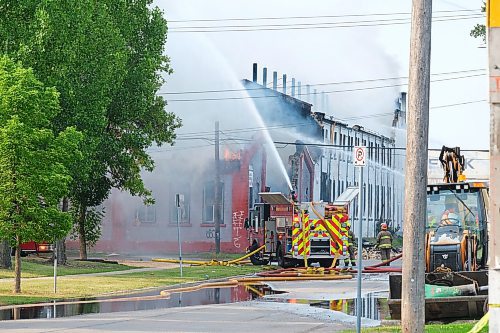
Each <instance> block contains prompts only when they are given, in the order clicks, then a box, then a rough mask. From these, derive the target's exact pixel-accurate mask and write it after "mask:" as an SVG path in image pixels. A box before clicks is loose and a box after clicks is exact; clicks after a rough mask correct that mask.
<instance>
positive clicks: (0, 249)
mask: <svg viewBox="0 0 500 333" xmlns="http://www.w3.org/2000/svg"><path fill="white" fill-rule="evenodd" d="M11 267H12V258H11V253H10V246H9V242H8V241H6V240H2V241H0V268H11Z"/></svg>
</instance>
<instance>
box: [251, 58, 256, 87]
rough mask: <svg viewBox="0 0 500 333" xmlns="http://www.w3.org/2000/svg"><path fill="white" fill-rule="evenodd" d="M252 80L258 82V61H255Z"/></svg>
mask: <svg viewBox="0 0 500 333" xmlns="http://www.w3.org/2000/svg"><path fill="white" fill-rule="evenodd" d="M252 81H253V82H255V83H257V63H256V62H254V63H253V77H252Z"/></svg>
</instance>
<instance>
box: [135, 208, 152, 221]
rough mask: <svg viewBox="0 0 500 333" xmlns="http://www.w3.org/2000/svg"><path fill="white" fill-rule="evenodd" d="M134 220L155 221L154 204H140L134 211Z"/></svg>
mask: <svg viewBox="0 0 500 333" xmlns="http://www.w3.org/2000/svg"><path fill="white" fill-rule="evenodd" d="M135 220H136V222H137V223H141V224H142V223H145V224H153V223H156V207H155V205H144V204H141V205H140V206H139V207H137V209H136V211H135Z"/></svg>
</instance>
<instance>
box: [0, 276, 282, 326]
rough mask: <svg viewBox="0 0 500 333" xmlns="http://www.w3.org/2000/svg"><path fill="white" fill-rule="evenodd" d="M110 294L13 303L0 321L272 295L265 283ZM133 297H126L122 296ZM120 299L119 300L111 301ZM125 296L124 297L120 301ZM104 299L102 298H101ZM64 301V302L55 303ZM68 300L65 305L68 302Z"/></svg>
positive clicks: (186, 304) (228, 300) (218, 302)
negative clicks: (164, 293) (45, 302)
mask: <svg viewBox="0 0 500 333" xmlns="http://www.w3.org/2000/svg"><path fill="white" fill-rule="evenodd" d="M162 290H165V288H161V289H153V290H149V291H148V292H144V293H139V294H133V295H125V296H114V297H112V298H111V300H110V298H109V297H107V298H86V299H76V300H75V299H72V300H60V301H55V302H53V303H52V304H51V305H40V306H37V305H35V304H34V305H32V306H25V307H24V306H17V307H11V308H6V307H4V309H1V310H0V320H17V319H38V318H56V317H70V316H76V315H81V314H88V313H109V312H122V311H137V310H153V309H163V308H174V307H185V306H194V305H206V304H225V303H235V302H242V301H250V300H254V299H257V298H261V297H264V296H265V295H270V294H276V293H279V292H274V291H273V290H271V288H269V287H268V286H267V285H252V286H244V285H238V286H236V287H231V288H206V289H200V290H196V291H191V292H183V293H173V294H171V295H170V296H169V297H168V298H160V297H158V298H153V299H136V298H137V297H148V296H157V295H159V294H160V291H162ZM131 297H134V299H131V300H126V298H131ZM117 298H121V300H115V301H113V299H117ZM124 298H125V300H124ZM104 300H106V301H104ZM62 302H65V304H59V303H62ZM68 303H69V304H68Z"/></svg>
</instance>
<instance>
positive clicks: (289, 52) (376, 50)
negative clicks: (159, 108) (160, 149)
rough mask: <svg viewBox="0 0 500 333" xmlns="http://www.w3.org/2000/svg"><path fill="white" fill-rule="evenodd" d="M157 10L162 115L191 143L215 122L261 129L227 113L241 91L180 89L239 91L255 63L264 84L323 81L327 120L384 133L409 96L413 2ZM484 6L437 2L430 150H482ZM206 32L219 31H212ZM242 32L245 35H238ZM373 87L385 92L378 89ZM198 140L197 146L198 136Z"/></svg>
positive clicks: (330, 0) (201, 4)
mask: <svg viewBox="0 0 500 333" xmlns="http://www.w3.org/2000/svg"><path fill="white" fill-rule="evenodd" d="M154 4H155V5H157V6H159V7H160V8H161V9H162V10H163V11H164V14H165V17H166V19H167V21H168V22H169V33H168V41H167V44H166V54H167V55H168V56H169V57H170V59H171V66H172V68H173V70H174V73H173V74H172V75H170V76H168V77H166V84H165V86H164V87H162V89H161V92H160V93H161V94H163V96H164V97H165V98H166V99H167V101H168V106H167V110H168V111H172V112H175V113H176V114H178V115H179V116H180V117H181V118H182V119H183V125H184V126H183V128H181V129H180V130H179V139H180V140H186V142H187V141H189V140H191V139H190V137H189V134H190V133H195V132H200V131H206V132H207V133H208V131H211V130H212V131H213V123H214V122H215V121H216V120H219V121H220V122H221V125H220V126H221V129H222V130H226V131H228V130H229V129H234V128H238V129H244V128H255V127H256V126H257V127H259V126H260V125H259V122H258V121H252V122H249V121H247V120H246V118H245V117H246V116H244V115H243V116H242V114H241V113H237V112H235V111H234V110H236V109H241V108H246V109H249V110H250V109H251V108H252V107H251V105H249V103H251V102H249V100H248V99H245V98H242V99H235V100H231V99H229V100H228V99H227V98H228V97H229V98H233V97H235V96H236V97H242V96H244V95H242V93H241V92H225V93H220V92H219V93H217V92H210V93H208V92H207V93H203V94H201V93H196V94H192V93H191V94H186V93H185V92H186V91H191V92H192V91H196V92H199V91H203V90H207V89H210V90H221V89H241V86H240V85H239V81H240V80H241V79H250V80H251V78H252V63H254V62H256V63H258V64H259V78H258V80H259V82H261V80H262V77H261V74H262V73H261V70H262V67H264V66H265V67H267V68H268V82H271V79H272V71H277V72H278V77H279V78H281V76H282V74H283V73H286V74H287V77H288V79H287V81H289V80H291V78H292V77H293V78H295V79H296V80H297V81H301V82H302V86H303V87H304V86H305V85H306V84H311V85H315V84H323V85H320V86H316V87H313V88H316V89H318V92H320V91H325V92H328V94H327V96H328V105H329V108H328V114H329V115H332V116H334V117H336V118H338V119H342V120H344V121H346V122H347V123H348V124H349V125H351V126H352V125H354V124H361V125H364V126H365V127H367V128H369V129H371V130H373V131H375V132H379V133H382V134H387V131H388V130H389V126H390V124H391V120H392V116H391V113H392V112H393V110H394V108H395V105H394V101H395V100H396V98H397V97H398V94H399V93H400V92H401V91H407V87H406V86H405V84H406V82H407V79H406V77H407V76H408V72H409V65H408V64H409V52H410V50H409V46H410V24H409V18H410V12H411V1H410V0H379V1H373V0H371V1H370V0H352V1H339V0H309V1H303V0H302V1H299V0H272V1H270V0H253V1H242V0H210V1H206V0H182V1H181V0H156V1H155V2H154ZM481 4H482V1H481V0H456V1H451V0H450V1H444V0H435V1H433V12H434V17H435V21H434V22H433V26H432V47H431V50H432V53H431V73H432V74H433V75H432V77H431V80H434V81H435V82H433V83H431V92H430V106H431V109H430V128H429V147H430V148H440V147H441V145H447V146H450V147H451V146H460V147H461V148H462V149H488V147H489V105H488V103H487V99H488V95H487V94H488V87H487V85H488V82H487V75H486V68H487V60H488V59H487V49H486V48H484V47H483V45H482V41H481V40H478V39H474V38H472V37H470V36H469V33H470V30H471V29H472V28H473V26H474V25H475V24H477V23H483V22H484V21H485V19H484V17H481V15H479V16H478V15H477V14H479V9H480V7H481ZM297 17H301V18H297ZM255 18H273V19H266V20H262V19H261V20H255ZM227 19H236V20H227ZM193 20H198V21H193ZM199 20H205V21H199ZM335 22H337V24H336V25H335V24H332V23H335ZM395 23H397V24H395ZM318 24H321V25H320V26H321V28H318ZM263 25H266V26H263ZM241 26H245V27H241ZM346 26H348V27H346ZM204 27H215V28H211V30H226V31H222V32H207V31H206V30H208V29H207V28H204ZM325 27H328V28H325ZM291 28H294V29H291ZM297 28H298V29H297ZM242 29H243V30H251V31H234V30H242ZM259 29H260V30H259ZM266 29H267V30H266ZM269 29H275V30H269ZM227 30H232V31H227ZM188 31H191V32H188ZM200 31H201V32H200ZM443 73H448V74H443ZM388 78H392V79H391V80H387V79H388ZM394 78H396V79H394ZM397 78H399V79H397ZM380 79H386V80H380ZM353 81H356V82H353ZM342 82H344V83H342ZM345 82H350V83H345ZM279 83H280V84H281V82H279ZM326 83H335V84H329V85H326ZM340 83H342V84H340ZM380 86H389V87H385V88H374V87H380ZM288 87H290V83H288ZM360 89H362V90H360ZM339 90H343V91H339ZM346 90H348V91H346ZM179 92H182V93H181V94H172V93H179ZM303 92H305V91H304V88H303ZM200 99H215V100H200ZM450 105H453V106H450ZM196 140H198V142H197V143H196V144H198V145H199V144H200V140H201V141H203V138H197V139H196ZM178 141H179V140H178ZM194 141H195V140H194V139H193V140H191V142H193V143H194ZM193 147H196V145H193Z"/></svg>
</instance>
